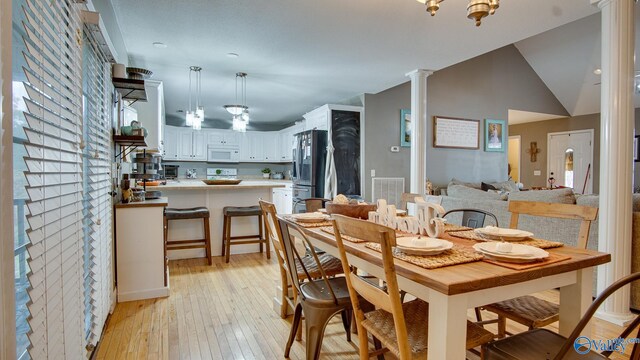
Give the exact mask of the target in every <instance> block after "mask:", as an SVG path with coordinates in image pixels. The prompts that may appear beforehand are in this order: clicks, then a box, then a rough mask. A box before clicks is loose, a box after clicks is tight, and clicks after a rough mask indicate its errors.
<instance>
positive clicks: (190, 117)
mask: <svg viewBox="0 0 640 360" xmlns="http://www.w3.org/2000/svg"><path fill="white" fill-rule="evenodd" d="M201 71H202V68H201V67H199V66H191V67H190V68H189V109H188V110H187V112H186V115H185V125H187V126H191V127H192V128H193V129H194V130H200V129H201V128H202V121H204V106H202V103H201V101H202V100H201V94H202V77H201ZM194 72H195V77H196V84H195V92H196V95H195V98H196V104H195V108H192V107H191V97H192V95H191V87H192V86H191V74H192V73H194Z"/></svg>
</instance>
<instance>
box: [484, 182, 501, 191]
mask: <svg viewBox="0 0 640 360" xmlns="http://www.w3.org/2000/svg"><path fill="white" fill-rule="evenodd" d="M481 186H482V187H481V189H482V191H489V190H500V189H499V188H497V187H495V186H493V185H491V184H487V183H484V182H483V183H482V185H481Z"/></svg>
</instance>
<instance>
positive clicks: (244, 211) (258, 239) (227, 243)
mask: <svg viewBox="0 0 640 360" xmlns="http://www.w3.org/2000/svg"><path fill="white" fill-rule="evenodd" d="M222 213H223V214H224V224H223V227H222V255H223V256H225V262H227V263H228V262H229V255H230V253H231V245H242V244H260V252H262V245H263V244H264V245H266V247H267V259H271V251H270V249H269V242H268V241H267V239H266V238H265V236H264V233H263V230H262V210H261V209H260V206H240V207H239V206H225V207H224V208H222ZM241 216H257V217H258V234H256V235H243V236H231V218H234V217H241ZM233 240H242V241H233Z"/></svg>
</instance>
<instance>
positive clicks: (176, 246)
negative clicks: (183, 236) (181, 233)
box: [164, 207, 213, 265]
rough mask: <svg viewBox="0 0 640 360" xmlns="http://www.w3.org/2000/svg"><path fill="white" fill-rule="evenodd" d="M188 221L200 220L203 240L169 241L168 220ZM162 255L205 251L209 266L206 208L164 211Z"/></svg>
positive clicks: (207, 212)
mask: <svg viewBox="0 0 640 360" xmlns="http://www.w3.org/2000/svg"><path fill="white" fill-rule="evenodd" d="M188 219H202V222H203V226H204V239H197V240H180V241H169V239H168V234H169V220H188ZM164 241H165V247H164V255H165V258H166V256H167V251H168V250H183V249H202V248H204V249H205V252H206V256H207V261H208V262H209V265H211V264H212V263H213V262H212V259H211V235H210V232H209V209H207V208H206V207H195V208H190V209H176V208H166V209H165V210H164Z"/></svg>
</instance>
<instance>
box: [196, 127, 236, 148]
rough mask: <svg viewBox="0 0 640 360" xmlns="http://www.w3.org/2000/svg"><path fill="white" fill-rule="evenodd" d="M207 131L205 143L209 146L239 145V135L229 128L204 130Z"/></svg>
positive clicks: (226, 146) (225, 146)
mask: <svg viewBox="0 0 640 360" xmlns="http://www.w3.org/2000/svg"><path fill="white" fill-rule="evenodd" d="M204 131H206V132H207V134H208V135H207V145H208V146H211V147H220V148H228V147H238V146H240V136H239V133H238V132H236V131H229V130H214V129H209V130H204Z"/></svg>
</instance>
